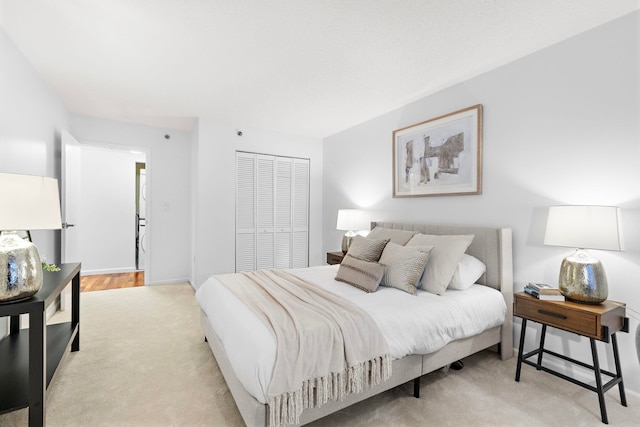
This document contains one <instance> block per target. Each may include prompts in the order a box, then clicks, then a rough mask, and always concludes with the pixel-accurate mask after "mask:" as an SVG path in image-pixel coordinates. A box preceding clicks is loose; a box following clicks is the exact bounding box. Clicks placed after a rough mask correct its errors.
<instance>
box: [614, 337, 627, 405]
mask: <svg viewBox="0 0 640 427" xmlns="http://www.w3.org/2000/svg"><path fill="white" fill-rule="evenodd" d="M611 345H612V346H613V360H614V361H615V363H616V378H620V382H619V383H618V390H620V403H622V406H627V397H626V396H625V394H624V382H623V381H622V369H620V357H619V356H618V339H617V338H616V334H612V335H611Z"/></svg>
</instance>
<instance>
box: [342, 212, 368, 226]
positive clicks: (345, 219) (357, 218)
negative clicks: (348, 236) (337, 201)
mask: <svg viewBox="0 0 640 427" xmlns="http://www.w3.org/2000/svg"><path fill="white" fill-rule="evenodd" d="M368 228H369V224H368V223H367V217H366V215H365V213H364V211H361V210H359V209H339V210H338V221H337V224H336V229H337V230H345V231H358V230H366V229H368Z"/></svg>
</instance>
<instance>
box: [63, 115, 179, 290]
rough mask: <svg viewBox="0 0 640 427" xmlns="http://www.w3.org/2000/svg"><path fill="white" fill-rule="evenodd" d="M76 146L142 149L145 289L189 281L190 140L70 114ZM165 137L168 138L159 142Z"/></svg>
mask: <svg viewBox="0 0 640 427" xmlns="http://www.w3.org/2000/svg"><path fill="white" fill-rule="evenodd" d="M70 121H71V125H70V126H71V127H70V133H71V134H72V135H73V136H74V137H76V139H78V141H80V142H81V143H82V142H85V143H86V142H90V143H107V144H113V145H120V146H122V147H123V148H126V147H143V148H145V149H146V150H147V157H146V163H147V189H148V204H147V223H146V224H147V238H148V244H149V253H150V262H149V265H147V266H146V276H147V279H146V280H148V283H149V284H162V283H174V282H178V281H184V280H189V278H190V267H191V261H190V260H191V242H190V236H191V234H190V231H191V191H190V185H191V179H190V177H191V135H190V134H189V133H187V132H178V131H170V130H166V129H159V128H154V127H149V126H142V125H134V124H129V123H122V122H114V121H109V120H102V119H95V118H90V117H84V116H79V115H71V119H70ZM165 135H169V136H170V138H169V139H167V138H165Z"/></svg>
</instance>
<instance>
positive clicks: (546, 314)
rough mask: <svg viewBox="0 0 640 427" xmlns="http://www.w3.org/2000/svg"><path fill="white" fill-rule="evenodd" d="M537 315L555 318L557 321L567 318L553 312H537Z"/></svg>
mask: <svg viewBox="0 0 640 427" xmlns="http://www.w3.org/2000/svg"><path fill="white" fill-rule="evenodd" d="M538 313H540V314H543V315H545V316H551V317H555V318H558V319H562V320H566V319H567V316H565V315H564V314H558V313H554V312H553V311H547V310H538Z"/></svg>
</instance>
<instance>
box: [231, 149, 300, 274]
mask: <svg viewBox="0 0 640 427" xmlns="http://www.w3.org/2000/svg"><path fill="white" fill-rule="evenodd" d="M236 174H237V176H236V271H247V270H254V269H262V268H274V267H275V268H290V267H307V266H308V265H309V161H308V160H305V159H294V158H290V157H278V156H268V155H262V154H255V153H242V152H237V153H236Z"/></svg>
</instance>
